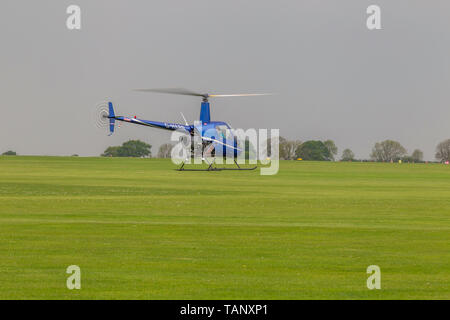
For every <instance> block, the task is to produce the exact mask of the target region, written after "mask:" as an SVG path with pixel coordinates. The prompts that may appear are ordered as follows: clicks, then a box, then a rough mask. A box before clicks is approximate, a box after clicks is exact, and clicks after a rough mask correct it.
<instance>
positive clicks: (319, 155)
mask: <svg viewBox="0 0 450 320" xmlns="http://www.w3.org/2000/svg"><path fill="white" fill-rule="evenodd" d="M296 156H297V158H302V159H303V160H317V161H331V160H332V155H331V153H330V150H328V148H327V147H326V146H325V144H324V143H323V142H322V141H318V140H310V141H306V142H304V143H303V144H301V145H300V146H298V148H297V150H296Z"/></svg>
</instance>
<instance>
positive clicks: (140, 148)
mask: <svg viewBox="0 0 450 320" xmlns="http://www.w3.org/2000/svg"><path fill="white" fill-rule="evenodd" d="M151 148H152V146H151V145H149V144H147V143H145V142H142V141H140V140H130V141H127V142H125V143H123V144H122V145H121V146H116V147H108V148H107V149H106V150H105V152H104V153H103V154H102V156H103V157H136V158H142V157H150V156H151Z"/></svg>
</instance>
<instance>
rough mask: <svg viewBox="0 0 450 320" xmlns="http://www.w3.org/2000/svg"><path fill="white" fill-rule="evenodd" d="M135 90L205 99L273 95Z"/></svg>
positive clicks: (165, 89) (176, 89)
mask: <svg viewBox="0 0 450 320" xmlns="http://www.w3.org/2000/svg"><path fill="white" fill-rule="evenodd" d="M135 91H140V92H156V93H168V94H179V95H183V96H195V97H203V98H204V99H208V98H223V97H254V96H268V95H272V93H238V94H208V93H198V92H194V91H191V90H187V89H183V88H160V89H136V90H135Z"/></svg>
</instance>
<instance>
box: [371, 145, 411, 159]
mask: <svg viewBox="0 0 450 320" xmlns="http://www.w3.org/2000/svg"><path fill="white" fill-rule="evenodd" d="M405 154H406V149H405V148H404V147H403V146H402V145H401V144H400V143H399V142H397V141H393V140H385V141H382V142H377V143H375V146H374V147H373V149H372V153H371V155H370V157H371V158H372V159H373V160H375V161H384V162H387V161H397V160H399V159H401V158H402V157H403V156H404V155H405Z"/></svg>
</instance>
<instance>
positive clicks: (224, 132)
mask: <svg viewBox="0 0 450 320" xmlns="http://www.w3.org/2000/svg"><path fill="white" fill-rule="evenodd" d="M135 91H140V92H155V93H166V94H178V95H186V96H196V97H200V98H202V103H201V106H200V121H198V122H196V123H195V124H192V125H190V124H188V123H187V121H186V119H185V118H184V116H183V114H182V116H183V119H184V122H185V124H179V123H170V122H160V121H151V120H143V119H138V118H136V117H124V116H117V115H116V114H115V111H114V107H113V104H112V102H109V103H108V112H107V113H104V114H103V115H102V117H103V118H104V119H109V131H110V135H111V134H113V133H114V127H115V123H116V121H123V122H128V123H132V124H138V125H142V126H147V127H152V128H158V129H164V130H170V131H175V130H179V131H180V130H181V131H182V132H185V133H186V134H188V135H190V136H191V137H192V136H194V134H198V136H200V137H201V141H202V143H201V153H202V160H203V161H206V158H207V156H211V157H215V156H216V155H221V156H224V157H233V158H234V163H235V164H236V166H237V168H218V167H216V166H214V162H211V163H208V164H209V167H208V168H207V169H187V168H185V167H184V166H185V163H184V162H183V163H182V165H181V167H180V168H179V169H178V170H179V171H220V170H254V169H256V167H252V168H242V167H240V166H239V164H238V163H237V161H236V158H237V157H238V155H239V154H240V153H241V152H242V151H243V150H242V148H240V147H239V146H238V139H237V137H236V136H235V135H234V133H233V130H232V128H231V127H230V126H229V125H228V124H227V123H226V122H223V121H211V110H210V103H209V99H210V98H219V97H249V96H263V95H269V94H268V93H253V94H208V93H197V92H193V91H190V90H186V89H181V88H167V89H166V88H164V89H137V90H135ZM191 141H193V139H191ZM191 148H192V149H193V148H194V146H193V145H192V146H191ZM206 162H207V161H206Z"/></svg>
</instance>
